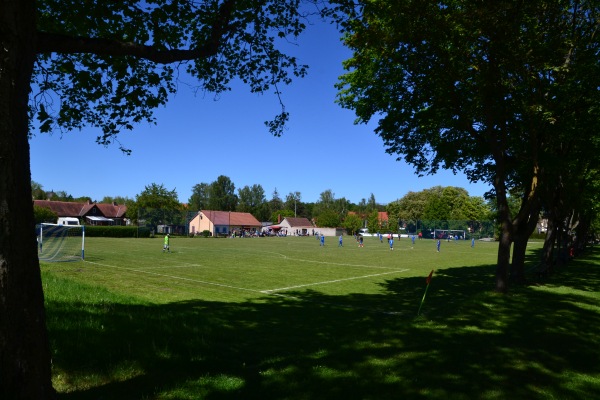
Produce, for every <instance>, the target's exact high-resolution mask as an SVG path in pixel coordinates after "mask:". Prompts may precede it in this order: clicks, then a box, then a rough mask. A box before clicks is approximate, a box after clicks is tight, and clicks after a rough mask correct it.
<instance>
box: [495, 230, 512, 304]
mask: <svg viewBox="0 0 600 400" xmlns="http://www.w3.org/2000/svg"><path fill="white" fill-rule="evenodd" d="M511 244H512V238H511V234H510V228H508V227H506V226H505V223H503V224H502V231H501V232H500V243H499V244H498V263H497V264H496V291H497V292H500V293H506V292H508V268H509V264H510V246H511Z"/></svg>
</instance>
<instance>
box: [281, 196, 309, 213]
mask: <svg viewBox="0 0 600 400" xmlns="http://www.w3.org/2000/svg"><path fill="white" fill-rule="evenodd" d="M301 200H302V195H301V194H300V192H290V193H289V194H288V195H287V196H285V203H284V205H283V206H284V207H285V208H287V209H289V210H294V214H295V215H294V216H298V215H300V216H303V215H304V205H303V204H302V202H301Z"/></svg>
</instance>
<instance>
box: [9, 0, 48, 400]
mask: <svg viewBox="0 0 600 400" xmlns="http://www.w3.org/2000/svg"><path fill="white" fill-rule="evenodd" d="M34 16H35V4H34V2H33V1H31V0H4V1H2V2H0V53H1V56H0V172H1V173H0V398H2V399H3V400H9V399H52V398H54V397H55V393H54V390H53V388H52V383H51V370H50V349H49V344H48V336H47V331H46V320H45V312H44V297H43V292H42V283H41V277H40V268H39V262H38V259H37V245H36V238H35V226H34V218H33V205H32V197H31V173H30V166H29V142H28V135H27V133H28V114H27V103H28V96H29V90H30V82H31V74H32V69H33V63H34V59H35V20H34Z"/></svg>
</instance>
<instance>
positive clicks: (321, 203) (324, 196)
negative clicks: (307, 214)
mask: <svg viewBox="0 0 600 400" xmlns="http://www.w3.org/2000/svg"><path fill="white" fill-rule="evenodd" d="M334 207H335V193H333V191H332V190H331V189H327V190H325V191H323V192H321V194H320V195H319V200H318V201H317V202H316V203H315V205H314V207H313V216H314V217H315V218H318V217H319V216H320V215H321V214H322V213H323V212H325V211H334V212H335V208H334Z"/></svg>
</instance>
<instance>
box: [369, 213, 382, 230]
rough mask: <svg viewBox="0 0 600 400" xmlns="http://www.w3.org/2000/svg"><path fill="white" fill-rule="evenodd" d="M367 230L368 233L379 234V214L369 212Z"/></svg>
mask: <svg viewBox="0 0 600 400" xmlns="http://www.w3.org/2000/svg"><path fill="white" fill-rule="evenodd" d="M367 229H368V230H369V232H379V231H381V230H382V226H381V221H380V220H379V213H378V212H377V211H371V212H370V213H369V214H368V216H367Z"/></svg>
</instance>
